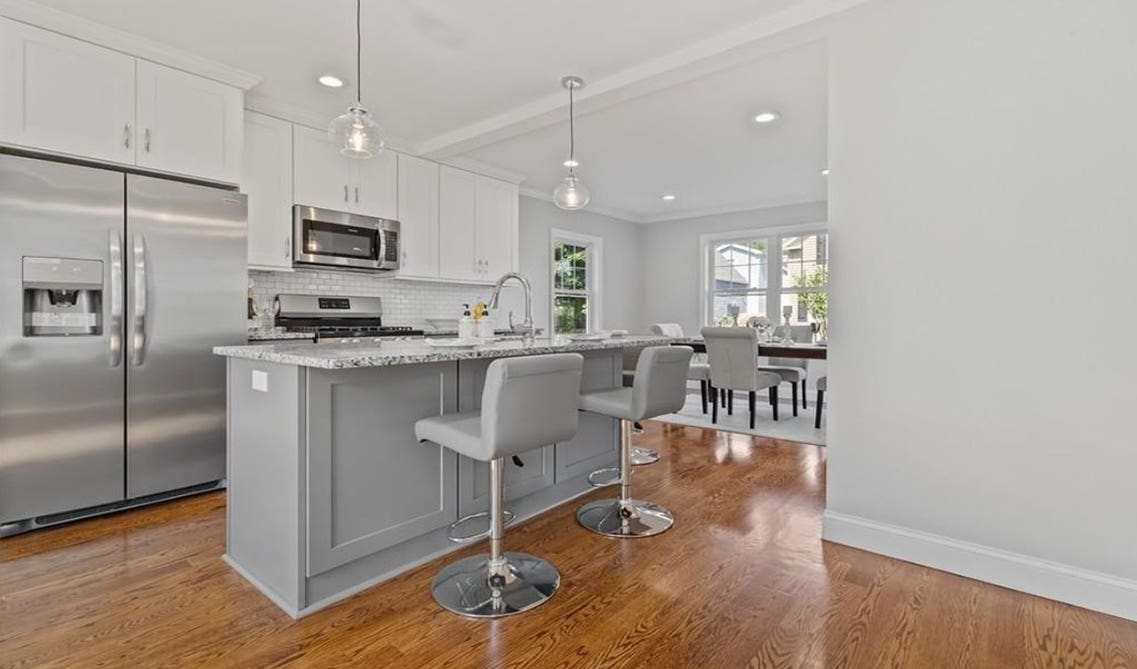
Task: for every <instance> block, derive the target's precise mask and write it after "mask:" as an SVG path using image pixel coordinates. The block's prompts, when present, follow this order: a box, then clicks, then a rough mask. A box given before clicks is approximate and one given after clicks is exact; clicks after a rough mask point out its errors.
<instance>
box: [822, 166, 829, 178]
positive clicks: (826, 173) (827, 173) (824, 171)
mask: <svg viewBox="0 0 1137 669" xmlns="http://www.w3.org/2000/svg"><path fill="white" fill-rule="evenodd" d="M821 176H823V177H827V176H829V168H828V167H826V168H825V169H823V170H821Z"/></svg>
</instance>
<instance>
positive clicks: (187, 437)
mask: <svg viewBox="0 0 1137 669" xmlns="http://www.w3.org/2000/svg"><path fill="white" fill-rule="evenodd" d="M126 209H127V213H126V240H127V243H126V246H127V262H126V267H127V272H126V274H127V277H126V284H127V293H126V297H127V299H126V302H127V336H126V340H127V350H126V356H125V362H124V364H125V365H127V370H128V371H127V380H126V472H127V475H126V489H127V496H128V497H130V498H134V497H140V496H142V495H150V494H153V493H158V492H164V491H167V490H174V489H177V488H184V487H187V486H192V485H197V484H200V483H207V482H210V481H217V480H221V479H224V478H225V360H224V358H221V357H219V356H215V355H213V353H212V350H213V347H214V346H218V345H224V344H240V343H244V342H245V336H246V318H247V315H248V314H247V311H246V309H247V303H246V300H245V296H246V290H247V286H248V272H247V269H246V265H245V262H246V248H245V247H246V241H245V239H246V228H245V197H244V196H243V195H240V194H238V193H234V192H231V191H224V190H220V189H216V188H209V187H205V186H196V185H192V184H185V183H179V182H173V181H165V180H161V179H153V178H149V177H142V176H137V175H133V174H132V175H127V180H126Z"/></svg>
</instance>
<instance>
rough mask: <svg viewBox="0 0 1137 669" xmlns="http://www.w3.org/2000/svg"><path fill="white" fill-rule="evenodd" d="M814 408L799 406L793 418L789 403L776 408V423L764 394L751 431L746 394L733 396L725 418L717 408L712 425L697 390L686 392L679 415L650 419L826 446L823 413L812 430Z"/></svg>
mask: <svg viewBox="0 0 1137 669" xmlns="http://www.w3.org/2000/svg"><path fill="white" fill-rule="evenodd" d="M813 418H814V406H813V400H812V398H810V400H809V409H802V408H801V407H798V415H797V417H796V418H795V417H794V415H793V410H792V408H791V406H790V403H789V402H788V401H783V402H781V403H780V404H779V405H778V420H777V421H775V420H774V418H773V416H771V414H770V404H769V402H767V401H766V397H765V395H764V394H763V395H761V396H760V397H759V398H758V415H757V417H756V418H755V420H754V429H753V430H751V429H750V412H749V411H748V410H747V408H746V395H745V393H743V394H741V396H740V395H739V394H738V393H736V394H735V397H734V415H733V416H728V415H727V414H726V409H724V408H722V407H719V422H718V424H717V425H716V424H713V423H711V414H710V407H708V408H707V413H706V414H704V413H703V409H702V403H701V402H700V400H699V391H698V389H697V388H696V389H689V390H688V391H687V404H686V405H685V406H684V407H683V409H682V410H681V411H679V412H678V413H672V414H667V415H666V416H660V417H658V418H654V419H653V420H658V421H661V422H664V423H675V424H677V425H690V426H692V427H702V428H710V429H715V430H723V431H725V432H737V433H739V434H750V435H754V436H756V437H769V438H771V439H783V440H786V441H798V442H801V443H804V444H817V445H818V446H824V445H825V413H824V412H822V415H821V429H815V428H814V427H813Z"/></svg>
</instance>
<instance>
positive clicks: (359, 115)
mask: <svg viewBox="0 0 1137 669" xmlns="http://www.w3.org/2000/svg"><path fill="white" fill-rule="evenodd" d="M359 5H360V0H355V104H353V105H351V106H350V107H348V108H347V111H346V112H344V113H343V114H340V115H339V116H337V117H335V118H334V119H333V120H332V122H331V124H330V125H328V134H329V135H331V137H332V141H333V142H335V143H336V145H337V146H339V147H340V153H342V154H343V155H345V156H348V157H351V158H370V157H371V156H373V155H375V154H376V153H378V152H380V151H382V150H383V139H382V137H381V134H382V128H380V127H379V124H378V123H376V122H375V120H374V119H372V118H371V114H370V113H368V111H367V108H366V107H364V106H363V102H362V100H363V77H362V75H361V70H362V67H361V66H360V61H361V58H360V51H361V50H362V42H363V30H362V28H361V27H360V25H361V23H360V8H359Z"/></svg>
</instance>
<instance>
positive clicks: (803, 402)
mask: <svg viewBox="0 0 1137 669" xmlns="http://www.w3.org/2000/svg"><path fill="white" fill-rule="evenodd" d="M808 394H809V393H807V392H805V379H802V380H801V408H803V409H808V408H809V407H808V406H806V404H805V396H806V395H808Z"/></svg>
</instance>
